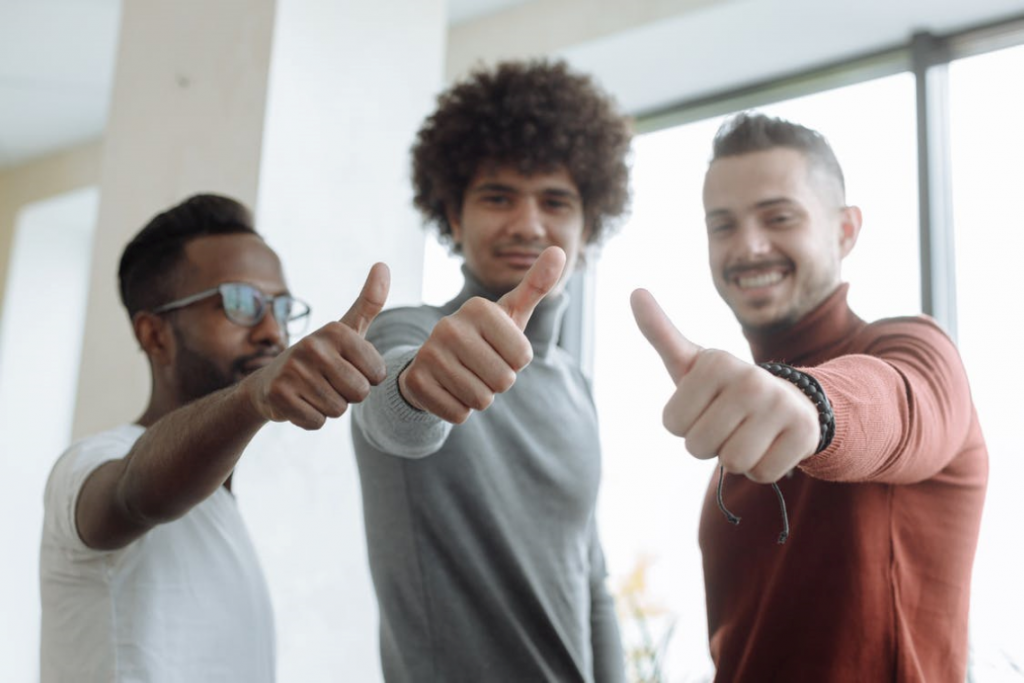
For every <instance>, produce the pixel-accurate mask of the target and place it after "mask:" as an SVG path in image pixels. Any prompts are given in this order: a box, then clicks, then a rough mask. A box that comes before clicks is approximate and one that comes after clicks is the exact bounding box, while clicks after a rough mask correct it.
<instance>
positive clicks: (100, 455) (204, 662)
mask: <svg viewBox="0 0 1024 683" xmlns="http://www.w3.org/2000/svg"><path fill="white" fill-rule="evenodd" d="M143 431H144V430H143V428H142V427H139V426H138V425H124V426H121V427H118V428H116V429H112V430H110V431H108V432H103V433H101V434H97V435H95V436H91V437H89V438H87V439H84V440H82V441H79V442H78V443H76V444H74V445H73V446H71V448H69V449H68V450H67V451H66V452H65V453H64V455H62V456H61V458H60V459H59V460H58V461H57V463H56V464H55V465H54V467H53V471H52V472H51V473H50V479H49V481H48V482H47V484H46V497H45V507H46V512H45V517H44V521H43V539H42V547H41V550H40V561H39V574H40V591H41V597H42V607H43V615H42V645H41V672H42V677H41V681H42V683H72V682H73V683H143V682H145V683H214V682H216V683H229V682H230V683H235V682H237V683H269V682H272V681H273V680H274V673H275V669H274V667H275V654H274V648H275V644H274V621H273V613H272V611H271V606H270V596H269V594H268V592H267V586H266V582H265V580H264V578H263V573H262V571H261V570H260V565H259V560H258V558H257V557H256V552H255V549H254V548H253V545H252V542H251V540H250V539H249V535H248V533H247V532H246V529H245V525H244V523H243V522H242V518H241V516H240V515H239V513H238V508H237V506H236V505H235V499H234V497H233V496H232V495H231V494H230V493H229V492H228V491H227V490H226V489H224V487H220V488H219V489H217V492H216V493H214V494H213V495H212V496H210V497H209V498H207V499H206V500H205V501H203V502H202V503H200V504H199V505H197V506H196V507H194V508H193V509H192V510H190V511H189V512H188V514H186V515H185V516H184V517H182V518H181V519H178V520H175V521H174V522H170V523H168V524H162V525H160V526H157V527H156V528H154V529H152V530H150V531H149V533H147V534H145V535H144V536H143V537H141V538H140V539H138V540H136V541H134V542H133V543H131V544H129V545H128V546H127V547H125V548H121V549H120V550H113V551H100V550H92V549H90V548H88V547H87V546H86V545H85V544H84V543H83V542H82V540H81V538H80V537H79V535H78V530H77V525H76V524H75V506H76V503H77V500H78V493H79V491H80V490H81V488H82V484H83V482H84V481H85V480H86V478H87V477H88V476H89V475H90V474H91V473H92V472H93V471H94V470H95V469H96V468H97V467H98V466H99V465H101V464H103V463H104V462H106V461H108V460H113V459H116V458H122V457H124V456H125V455H126V454H127V453H128V451H129V450H130V449H131V447H132V445H133V444H134V443H135V441H136V440H138V438H139V437H140V436H142V433H143Z"/></svg>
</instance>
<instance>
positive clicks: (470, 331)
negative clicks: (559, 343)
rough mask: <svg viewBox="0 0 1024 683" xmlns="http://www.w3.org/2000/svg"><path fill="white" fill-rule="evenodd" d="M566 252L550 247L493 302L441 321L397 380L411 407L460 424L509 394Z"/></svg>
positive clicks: (472, 303) (468, 306)
mask: <svg viewBox="0 0 1024 683" xmlns="http://www.w3.org/2000/svg"><path fill="white" fill-rule="evenodd" d="M565 261H566V258H565V252H564V251H562V250H561V249H559V248H558V247H548V248H547V249H545V250H544V251H543V252H542V253H541V255H540V256H539V257H538V258H537V260H536V261H535V262H534V264H533V266H532V267H531V268H530V270H528V271H527V272H526V275H524V276H523V280H522V281H521V282H520V283H519V285H517V286H516V287H515V289H513V290H512V291H510V292H508V293H507V294H505V296H503V297H501V298H500V299H499V300H498V301H497V302H491V301H488V300H486V299H482V298H474V299H470V300H469V301H467V302H466V303H465V304H463V305H462V308H460V309H459V310H458V311H456V312H455V313H453V314H452V315H450V316H447V317H445V318H442V319H441V320H440V321H439V322H438V323H437V325H435V326H434V329H433V331H431V333H430V337H429V338H428V339H427V341H425V342H424V343H423V346H421V347H420V350H419V352H418V353H417V354H416V357H415V358H414V359H413V361H412V362H411V363H410V364H409V366H408V367H407V368H406V369H405V370H404V371H403V372H402V374H401V375H400V376H399V378H398V386H399V390H400V391H401V392H402V395H403V396H404V397H405V400H406V401H408V402H409V404H411V405H412V406H413V407H415V408H418V409H420V410H425V411H427V412H430V413H433V414H434V415H436V416H438V417H440V418H441V419H442V420H446V421H447V422H452V423H454V424H461V423H463V422H465V421H466V419H467V418H469V416H470V414H471V413H472V412H473V411H474V410H484V409H486V408H487V407H488V406H490V405H491V403H492V402H493V401H494V397H495V396H496V395H497V394H500V393H502V392H505V391H508V390H509V389H510V388H511V387H512V385H513V384H514V383H515V381H516V375H517V373H518V372H520V371H521V370H522V369H523V368H525V367H526V366H527V365H529V363H530V361H531V360H532V359H533V347H532V346H531V345H530V340H529V339H527V338H526V335H525V334H524V333H523V330H525V329H526V325H527V323H529V321H530V317H531V316H532V315H533V311H534V309H535V308H536V307H537V304H538V303H540V301H541V300H542V299H543V298H544V297H545V296H547V295H548V294H549V293H550V292H551V290H552V289H554V288H555V286H556V285H557V284H558V281H559V280H560V279H561V277H562V271H563V270H564V269H565Z"/></svg>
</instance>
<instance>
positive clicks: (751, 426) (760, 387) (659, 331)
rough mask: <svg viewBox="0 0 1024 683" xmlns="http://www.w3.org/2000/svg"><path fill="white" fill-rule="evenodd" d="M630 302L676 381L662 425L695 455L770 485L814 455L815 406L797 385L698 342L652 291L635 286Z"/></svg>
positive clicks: (817, 432) (817, 429)
mask: <svg viewBox="0 0 1024 683" xmlns="http://www.w3.org/2000/svg"><path fill="white" fill-rule="evenodd" d="M630 304H631V305H632V307H633V316H634V317H635V318H636V322H637V325H638V326H639V327H640V331H641V332H643V334H644V336H645V337H646V338H647V341H649V342H650V343H651V346H653V347H654V349H655V350H656V351H657V352H658V354H659V355H660V356H661V359H662V361H663V362H664V363H665V368H666V369H667V370H668V373H669V375H670V376H671V378H672V381H673V382H674V383H675V385H676V390H675V392H674V393H673V395H672V398H670V399H669V401H668V403H667V404H666V405H665V411H664V414H663V421H664V424H665V428H666V429H667V430H668V431H669V432H671V433H672V434H674V435H676V436H681V437H683V438H684V439H686V450H688V451H689V452H690V453H691V454H692V455H693V456H694V457H696V458H700V459H702V460H706V459H710V458H714V457H716V456H717V457H718V460H719V463H720V464H721V465H722V466H723V467H724V468H725V470H726V471H727V472H731V473H733V474H743V475H746V476H747V477H748V478H749V479H751V480H753V481H756V482H760V483H771V482H775V481H778V480H779V479H780V478H782V477H783V476H784V475H785V474H786V473H787V472H789V471H790V470H791V469H793V468H794V467H796V466H797V465H798V464H800V462H802V461H803V460H805V459H806V458H808V457H810V456H811V455H813V454H814V451H815V449H816V448H817V445H818V439H819V438H820V436H821V433H820V428H819V426H818V411H817V409H816V408H815V407H814V404H813V403H811V401H810V399H808V398H807V397H806V396H804V395H803V393H801V392H800V390H799V389H798V388H796V387H795V386H793V385H792V384H790V383H789V382H787V381H786V380H783V379H779V378H777V377H775V376H773V375H771V374H770V373H768V372H767V371H765V370H763V369H761V368H759V367H757V366H756V365H752V364H750V363H747V362H745V361H742V360H740V359H739V358H736V357H735V356H733V355H731V354H729V353H726V352H725V351H720V350H717V349H705V348H702V347H700V346H697V345H696V344H694V343H693V342H691V341H690V340H689V339H687V338H686V337H684V336H683V334H682V333H681V332H680V331H679V330H678V329H677V328H676V327H675V325H673V324H672V321H670V320H669V319H668V316H666V315H665V312H664V311H663V310H662V309H661V307H660V306H659V305H658V303H657V301H655V299H654V297H653V296H652V295H651V294H650V292H648V291H646V290H643V289H638V290H636V291H634V292H633V295H632V296H631V297H630Z"/></svg>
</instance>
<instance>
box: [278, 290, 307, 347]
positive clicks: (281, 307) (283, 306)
mask: <svg viewBox="0 0 1024 683" xmlns="http://www.w3.org/2000/svg"><path fill="white" fill-rule="evenodd" d="M274 317H275V318H277V322H278V323H279V324H280V325H281V326H282V327H283V328H284V329H285V330H287V332H288V336H289V337H292V338H294V337H297V336H299V335H300V334H302V333H303V332H305V331H306V326H307V325H309V306H307V305H306V304H305V303H304V302H302V301H300V300H298V299H295V298H293V297H291V296H288V295H283V296H279V297H277V298H275V299H274Z"/></svg>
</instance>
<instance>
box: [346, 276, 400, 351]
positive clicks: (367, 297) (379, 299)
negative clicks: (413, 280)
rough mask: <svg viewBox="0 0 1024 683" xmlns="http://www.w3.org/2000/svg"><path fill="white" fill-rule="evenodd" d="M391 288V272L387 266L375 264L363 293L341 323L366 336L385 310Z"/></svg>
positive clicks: (360, 293) (367, 278)
mask: <svg viewBox="0 0 1024 683" xmlns="http://www.w3.org/2000/svg"><path fill="white" fill-rule="evenodd" d="M390 288H391V271H390V270H389V269H388V267H387V264H384V263H374V264H373V267H372V268H370V274H369V275H367V276H366V283H365V284H364V285H363V291H361V292H359V297H358V298H357V299H356V301H355V303H353V304H352V308H350V309H348V312H347V313H345V315H343V316H342V317H341V322H343V323H344V324H346V325H348V326H349V327H351V328H352V329H353V330H355V331H356V332H358V333H359V334H360V336H365V335H366V329H367V328H368V327H369V326H370V323H372V322H373V319H374V318H376V317H377V314H378V313H380V311H381V309H382V308H384V303H385V302H386V301H387V299H388V290H389V289H390Z"/></svg>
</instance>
